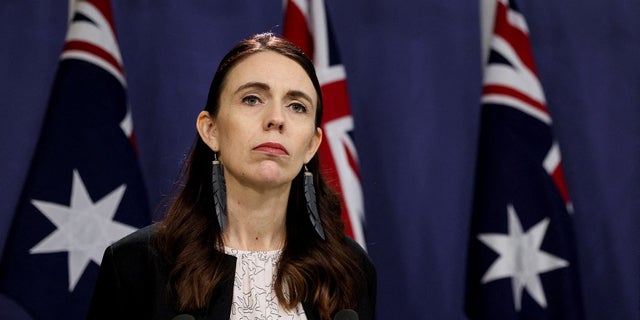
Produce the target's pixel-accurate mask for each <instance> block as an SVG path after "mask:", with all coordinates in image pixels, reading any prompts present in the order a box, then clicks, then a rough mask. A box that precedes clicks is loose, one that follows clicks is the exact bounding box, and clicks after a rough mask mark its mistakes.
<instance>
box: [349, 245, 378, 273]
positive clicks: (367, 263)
mask: <svg viewBox="0 0 640 320" xmlns="http://www.w3.org/2000/svg"><path fill="white" fill-rule="evenodd" d="M344 242H345V245H346V247H347V248H348V250H349V251H350V252H351V253H352V254H353V256H354V257H355V258H356V260H357V261H358V264H359V265H360V267H361V268H362V269H363V271H365V272H366V273H367V276H373V277H375V274H376V268H375V266H374V265H373V262H372V261H371V258H369V255H368V254H367V252H366V251H365V250H364V249H363V248H362V246H360V244H358V243H357V242H356V241H355V240H353V239H351V238H350V237H345V241H344Z"/></svg>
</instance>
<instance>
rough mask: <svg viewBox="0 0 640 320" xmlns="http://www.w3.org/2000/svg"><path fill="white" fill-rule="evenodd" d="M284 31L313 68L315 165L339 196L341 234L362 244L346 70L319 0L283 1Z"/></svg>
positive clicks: (359, 192)
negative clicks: (318, 139) (318, 121)
mask: <svg viewBox="0 0 640 320" xmlns="http://www.w3.org/2000/svg"><path fill="white" fill-rule="evenodd" d="M283 29H284V32H283V35H284V37H286V38H287V39H289V40H290V41H292V42H293V43H295V44H296V45H298V46H299V47H300V48H301V49H302V50H304V52H305V53H306V54H307V55H309V57H311V58H312V60H313V63H314V65H315V68H316V73H317V75H318V79H319V80H320V85H321V86H322V97H323V102H324V114H323V119H322V130H323V133H324V139H323V142H322V144H321V145H320V150H319V154H320V163H321V165H322V170H323V174H324V176H325V177H326V178H327V182H328V183H329V185H330V186H331V187H332V188H333V189H334V190H336V191H338V193H340V195H341V197H342V218H343V220H344V222H345V227H346V233H347V234H348V235H349V236H351V237H352V238H354V239H355V240H356V241H357V242H358V243H359V244H360V245H361V246H362V247H363V248H366V245H365V231H364V201H363V197H362V186H361V184H360V176H359V170H358V156H357V152H356V147H355V144H354V142H353V139H352V137H351V132H352V131H353V117H352V116H351V109H350V106H349V95H348V91H347V81H346V72H345V69H344V66H343V65H342V62H341V60H340V56H339V53H338V47H337V44H336V41H335V37H334V34H333V30H332V28H331V23H330V21H329V15H328V13H327V10H326V6H325V3H324V1H323V0H287V1H285V13H284V28H283Z"/></svg>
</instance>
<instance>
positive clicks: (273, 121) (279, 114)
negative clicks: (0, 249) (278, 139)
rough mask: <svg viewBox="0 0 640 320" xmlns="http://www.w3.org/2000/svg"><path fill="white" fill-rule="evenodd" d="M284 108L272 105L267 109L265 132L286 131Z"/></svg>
mask: <svg viewBox="0 0 640 320" xmlns="http://www.w3.org/2000/svg"><path fill="white" fill-rule="evenodd" d="M282 109H283V108H280V107H279V106H278V105H271V106H269V107H268V108H267V110H266V114H265V122H264V129H265V130H278V131H282V130H284V114H283V110H282Z"/></svg>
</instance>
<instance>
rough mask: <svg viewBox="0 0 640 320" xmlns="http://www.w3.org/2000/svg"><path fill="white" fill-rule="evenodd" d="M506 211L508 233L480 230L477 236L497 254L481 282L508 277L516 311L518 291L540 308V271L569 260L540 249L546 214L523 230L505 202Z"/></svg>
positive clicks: (544, 303)
mask: <svg viewBox="0 0 640 320" xmlns="http://www.w3.org/2000/svg"><path fill="white" fill-rule="evenodd" d="M507 211H508V213H509V234H508V235H503V234H495V233H483V234H479V235H478V239H479V240H480V241H482V242H483V243H484V244H486V245H487V246H488V247H490V248H491V249H492V250H493V251H495V252H496V253H498V254H500V257H499V258H498V259H496V261H495V262H494V263H493V264H492V265H491V266H490V267H489V269H488V270H487V272H486V273H485V274H484V276H483V277H482V283H483V284H485V283H487V282H491V281H493V280H498V279H502V278H507V277H511V289H512V290H513V300H514V303H515V308H516V310H517V311H520V309H521V304H522V291H523V289H526V290H527V292H528V293H529V295H531V297H532V298H533V299H534V300H535V301H536V302H537V303H538V304H539V305H540V306H542V307H543V308H545V307H546V306H547V299H546V297H545V294H544V289H543V287H542V283H541V282H540V276H539V274H540V273H545V272H549V271H552V270H555V269H559V268H564V267H567V266H569V262H568V261H566V260H563V259H560V258H558V257H556V256H554V255H551V254H549V253H547V252H544V251H541V250H540V245H541V244H542V241H543V239H544V236H545V233H546V232H547V227H548V226H549V218H544V219H543V220H542V221H540V222H538V223H537V224H536V225H534V226H533V227H531V229H529V230H528V231H527V232H526V233H523V231H522V224H521V223H520V219H518V215H517V214H516V211H515V209H514V208H513V205H512V204H509V205H507Z"/></svg>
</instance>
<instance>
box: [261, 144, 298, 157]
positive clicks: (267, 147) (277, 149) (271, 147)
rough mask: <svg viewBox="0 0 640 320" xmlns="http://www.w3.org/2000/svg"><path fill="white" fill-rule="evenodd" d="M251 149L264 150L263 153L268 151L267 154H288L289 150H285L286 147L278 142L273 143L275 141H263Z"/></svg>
mask: <svg viewBox="0 0 640 320" xmlns="http://www.w3.org/2000/svg"><path fill="white" fill-rule="evenodd" d="M253 150H255V151H260V152H264V153H269V154H274V155H282V156H285V155H288V154H289V152H288V151H287V149H286V148H285V147H284V146H283V145H281V144H279V143H275V142H265V143H263V144H260V145H259V146H257V147H255V148H253Z"/></svg>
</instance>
